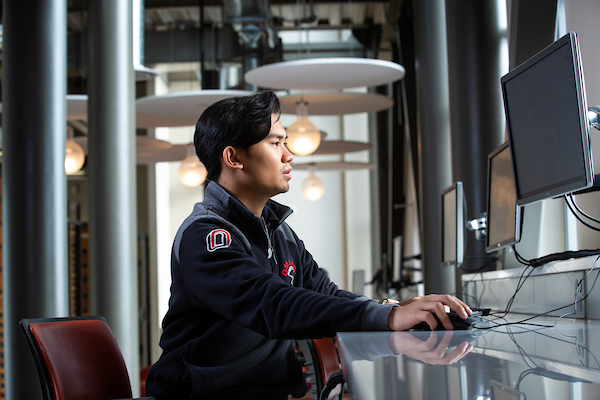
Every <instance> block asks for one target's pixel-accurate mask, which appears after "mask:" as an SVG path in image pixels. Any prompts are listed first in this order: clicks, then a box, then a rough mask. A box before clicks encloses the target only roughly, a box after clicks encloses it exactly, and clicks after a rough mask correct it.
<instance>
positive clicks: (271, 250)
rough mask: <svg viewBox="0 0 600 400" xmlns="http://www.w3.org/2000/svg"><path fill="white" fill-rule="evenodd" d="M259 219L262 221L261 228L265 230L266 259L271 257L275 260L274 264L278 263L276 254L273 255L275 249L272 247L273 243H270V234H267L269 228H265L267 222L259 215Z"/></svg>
mask: <svg viewBox="0 0 600 400" xmlns="http://www.w3.org/2000/svg"><path fill="white" fill-rule="evenodd" d="M260 220H261V222H262V225H263V229H264V231H265V236H267V259H269V260H270V259H271V258H273V261H275V265H276V266H277V265H279V264H278V263H277V256H275V249H274V248H273V245H272V244H271V236H270V235H269V229H268V228H267V223H266V222H265V219H264V218H263V217H260Z"/></svg>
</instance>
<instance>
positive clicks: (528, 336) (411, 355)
mask: <svg viewBox="0 0 600 400" xmlns="http://www.w3.org/2000/svg"><path fill="white" fill-rule="evenodd" d="M512 318H515V317H514V316H512ZM539 320H542V318H540V319H539ZM539 320H538V321H537V322H539ZM555 321H556V318H553V319H550V318H548V319H544V320H543V321H541V322H540V323H541V324H547V325H553V324H554V322H555ZM338 342H339V349H338V350H339V351H340V353H341V354H340V356H341V358H342V361H343V363H344V375H345V378H346V382H347V388H348V391H349V393H350V394H351V396H352V399H353V400H368V399H369V400H370V399H374V400H379V399H386V400H387V399H411V400H421V399H423V400H429V399H432V400H433V399H436V400H440V399H441V400H443V399H448V400H453V399H461V400H463V399H464V400H472V399H473V400H486V399H491V400H504V399H507V400H520V399H527V400H536V399H540V400H541V399H550V400H554V399H556V400H564V399H572V400H584V399H598V398H600V364H599V361H598V356H600V321H589V320H588V321H586V320H572V319H562V320H560V321H559V322H558V324H557V325H556V326H555V327H553V328H539V327H537V328H536V327H532V326H527V325H509V326H502V327H498V328H495V329H493V330H480V329H474V330H469V331H434V332H341V333H338Z"/></svg>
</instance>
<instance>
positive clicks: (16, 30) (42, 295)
mask: <svg viewBox="0 0 600 400" xmlns="http://www.w3.org/2000/svg"><path fill="white" fill-rule="evenodd" d="M2 20H3V21H4V42H3V50H2V52H3V58H2V60H3V65H2V125H3V126H2V131H3V132H2V133H3V135H2V136H3V149H2V150H3V157H2V158H3V159H2V202H3V204H2V229H3V235H2V238H3V243H2V250H3V253H4V255H3V267H4V271H3V281H4V282H3V294H4V352H5V366H4V370H5V378H6V398H8V399H35V398H41V389H40V386H39V385H38V384H37V382H38V377H37V372H36V369H35V364H34V363H33V358H32V357H31V354H30V352H29V348H28V347H27V344H26V342H25V339H24V338H23V334H22V333H21V332H20V329H19V320H20V319H21V318H25V317H29V318H33V317H57V316H66V315H67V314H68V310H69V309H68V274H67V273H68V266H67V191H66V184H67V180H66V175H65V167H64V159H65V140H66V97H65V96H66V87H67V84H66V81H67V67H66V58H67V50H66V47H67V36H66V25H67V2H66V0H37V1H27V2H22V1H21V2H19V1H12V0H5V1H4V2H3V16H2Z"/></svg>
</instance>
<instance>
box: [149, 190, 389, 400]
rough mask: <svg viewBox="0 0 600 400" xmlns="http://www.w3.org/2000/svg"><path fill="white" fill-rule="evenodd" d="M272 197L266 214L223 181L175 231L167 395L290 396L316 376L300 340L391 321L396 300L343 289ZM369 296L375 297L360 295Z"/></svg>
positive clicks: (159, 371)
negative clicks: (307, 371) (306, 375)
mask: <svg viewBox="0 0 600 400" xmlns="http://www.w3.org/2000/svg"><path fill="white" fill-rule="evenodd" d="M290 214H291V210H290V209H289V208H288V207H285V206H283V205H281V204H279V203H276V202H275V201H272V200H270V201H269V202H268V203H267V205H266V207H265V209H264V211H263V216H262V217H261V218H259V217H257V216H256V215H254V214H253V213H252V212H250V211H249V210H248V209H247V208H246V207H245V206H244V205H243V204H242V203H241V202H240V201H239V200H237V199H236V198H235V197H233V196H231V195H230V194H229V193H227V191H225V190H224V189H223V188H222V187H221V186H219V185H218V184H217V183H215V182H210V183H209V184H208V186H207V188H206V194H205V200H204V201H203V202H202V203H198V204H196V205H195V206H194V210H193V212H192V214H191V215H190V216H189V217H188V218H187V219H186V220H185V221H184V222H183V224H182V225H181V227H180V228H179V231H178V232H177V235H176V237H175V240H174V244H173V250H172V256H171V274H172V284H171V298H170V300H169V311H168V312H167V314H166V316H165V318H164V321H163V334H162V337H161V341H160V345H161V347H162V349H163V354H162V355H161V357H160V359H159V360H158V361H157V362H156V364H154V365H153V366H152V368H151V369H150V372H149V375H148V379H147V383H146V392H147V394H148V395H150V396H155V397H157V398H159V399H174V398H177V399H181V398H192V399H228V398H236V399H243V398H261V399H282V398H287V395H288V394H292V395H294V396H302V395H303V394H304V393H305V392H306V385H305V382H304V380H303V377H302V372H301V367H300V363H299V361H298V359H297V358H296V355H295V352H294V344H293V340H291V339H300V338H308V337H312V338H315V337H324V336H333V335H334V334H335V333H336V332H338V331H354V330H387V329H388V324H387V317H388V315H389V312H390V310H391V306H382V305H379V304H377V303H376V302H373V301H367V299H366V298H364V297H361V298H359V297H358V296H357V295H355V294H352V293H350V292H347V291H343V290H340V289H338V287H337V286H336V285H335V284H334V283H333V282H331V281H330V280H329V278H328V277H327V274H326V273H325V272H324V271H323V270H322V269H320V268H319V267H318V266H317V264H316V262H315V261H314V260H313V258H312V256H311V255H310V253H308V251H306V249H305V248H304V244H303V242H302V241H301V240H299V239H298V237H297V236H296V234H295V233H294V232H293V231H292V229H291V228H290V227H289V226H288V225H287V224H286V223H285V222H284V220H285V218H287V217H288V216H289V215H290ZM356 300H365V301H356Z"/></svg>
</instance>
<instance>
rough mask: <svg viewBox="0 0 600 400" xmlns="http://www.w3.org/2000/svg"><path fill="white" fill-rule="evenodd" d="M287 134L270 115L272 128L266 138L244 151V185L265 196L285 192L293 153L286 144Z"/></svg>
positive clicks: (290, 176)
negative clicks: (245, 180)
mask: <svg viewBox="0 0 600 400" xmlns="http://www.w3.org/2000/svg"><path fill="white" fill-rule="evenodd" d="M286 138H287V134H286V132H285V129H283V125H281V121H279V118H278V117H277V115H275V114H272V116H271V131H270V132H269V134H268V135H267V137H266V138H264V139H263V140H261V141H260V142H258V143H256V144H254V145H252V146H250V148H249V149H248V151H246V157H245V160H244V172H245V176H246V178H247V182H246V184H247V187H248V188H249V189H250V190H252V191H253V192H254V193H256V194H257V195H263V196H267V197H268V198H270V197H272V196H275V195H276V194H279V193H284V192H287V191H288V190H289V188H290V184H289V181H290V179H292V175H291V172H292V166H291V165H290V163H291V162H292V160H293V159H294V156H293V155H292V153H290V151H289V150H288V149H287V147H286V146H285V140H286Z"/></svg>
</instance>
